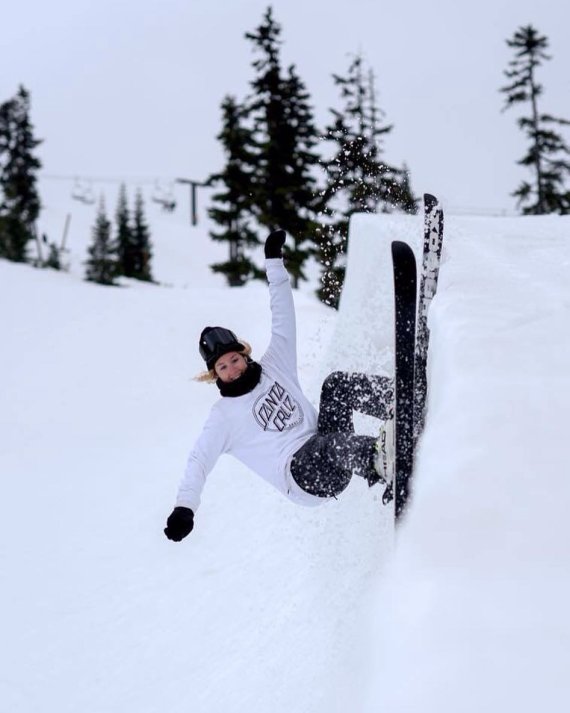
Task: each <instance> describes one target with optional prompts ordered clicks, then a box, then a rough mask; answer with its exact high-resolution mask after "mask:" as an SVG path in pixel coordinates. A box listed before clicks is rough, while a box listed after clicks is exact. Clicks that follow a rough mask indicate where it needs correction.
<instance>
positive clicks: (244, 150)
mask: <svg viewBox="0 0 570 713" xmlns="http://www.w3.org/2000/svg"><path fill="white" fill-rule="evenodd" d="M244 116H245V111H244V108H243V107H241V106H239V105H238V103H237V101H236V99H235V98H234V97H231V96H227V97H225V99H224V101H223V102H222V130H221V132H220V133H219V134H218V136H217V138H218V140H219V141H220V142H221V144H222V147H223V149H224V153H225V155H226V165H225V168H224V169H223V171H221V172H220V173H217V174H214V175H212V176H210V178H209V179H208V184H209V185H218V184H222V186H223V189H222V191H221V192H218V193H215V194H214V195H213V196H212V201H213V203H214V206H213V207H212V208H210V209H209V210H208V214H209V216H210V218H211V219H212V220H213V221H214V223H216V224H217V225H219V226H220V228H221V229H220V230H219V231H217V232H216V231H211V232H210V236H211V237H212V238H213V239H214V240H216V241H219V242H226V243H227V244H228V247H229V259H228V260H227V261H226V262H222V263H215V264H214V265H211V266H210V267H211V269H212V270H213V271H214V272H218V273H221V274H223V275H225V276H226V279H227V281H228V284H229V285H230V287H239V286H240V285H243V284H245V283H246V282H247V280H248V279H250V278H251V277H258V276H259V273H260V271H259V270H258V268H256V266H255V264H254V263H253V262H252V260H251V259H250V258H249V257H248V256H247V253H246V251H247V248H250V247H255V246H256V245H259V243H260V241H259V238H258V237H257V235H256V233H255V231H254V230H253V229H252V228H251V225H250V223H251V219H252V196H253V191H254V189H253V180H254V178H253V172H254V165H255V154H254V152H253V151H254V147H255V142H254V139H253V133H252V131H251V130H250V129H249V128H248V127H247V126H246V125H245V123H244Z"/></svg>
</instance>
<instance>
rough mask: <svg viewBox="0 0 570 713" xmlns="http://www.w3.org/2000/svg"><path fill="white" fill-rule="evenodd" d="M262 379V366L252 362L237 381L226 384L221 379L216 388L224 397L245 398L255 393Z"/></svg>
mask: <svg viewBox="0 0 570 713" xmlns="http://www.w3.org/2000/svg"><path fill="white" fill-rule="evenodd" d="M260 379H261V364H258V363H257V362H256V361H250V362H249V364H248V365H247V369H246V370H245V371H244V373H243V374H242V375H241V376H240V377H239V378H238V379H236V380H235V381H230V382H228V383H226V382H225V381H222V380H221V379H218V380H217V381H216V386H217V387H218V389H219V390H220V393H221V395H222V396H244V394H249V392H250V391H253V390H254V389H255V387H256V386H257V385H258V384H259V380H260Z"/></svg>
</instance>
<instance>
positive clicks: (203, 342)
mask: <svg viewBox="0 0 570 713" xmlns="http://www.w3.org/2000/svg"><path fill="white" fill-rule="evenodd" d="M229 347H232V348H234V349H235V351H236V352H241V351H243V350H244V346H243V344H240V343H239V342H238V338H237V337H236V335H235V334H234V333H233V332H232V331H231V330H230V329H225V328H224V327H212V328H211V329H209V330H208V331H207V332H206V333H205V334H202V336H201V338H200V355H201V356H202V358H203V359H204V360H205V361H209V360H210V359H212V357H214V356H216V355H217V354H219V355H220V356H221V355H222V354H223V353H224V352H225V351H230V349H229Z"/></svg>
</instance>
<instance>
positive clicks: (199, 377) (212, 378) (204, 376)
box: [193, 339, 252, 384]
mask: <svg viewBox="0 0 570 713" xmlns="http://www.w3.org/2000/svg"><path fill="white" fill-rule="evenodd" d="M238 341H239V343H240V344H243V346H244V350H243V351H241V352H239V354H243V355H244V356H245V357H249V356H251V351H252V350H251V344H249V342H246V341H245V339H239V340H238ZM193 380H194V381H199V382H200V383H202V384H215V383H216V381H217V380H218V375H217V374H216V372H215V370H214V369H210V370H209V371H202V372H201V373H200V374H196V376H194V377H193Z"/></svg>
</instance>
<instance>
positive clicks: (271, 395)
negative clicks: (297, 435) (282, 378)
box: [253, 381, 303, 431]
mask: <svg viewBox="0 0 570 713" xmlns="http://www.w3.org/2000/svg"><path fill="white" fill-rule="evenodd" d="M253 414H254V416H255V420H256V421H257V423H258V424H259V425H260V426H261V428H263V430H264V431H285V430H286V429H288V428H294V427H295V426H298V425H299V424H300V423H302V421H303V411H302V409H301V406H300V405H299V404H298V403H297V402H296V401H295V399H293V398H292V396H291V395H290V394H289V392H288V391H286V390H285V389H284V388H283V387H282V386H281V384H279V383H278V382H277V381H276V382H275V383H274V384H273V386H272V387H271V389H270V390H269V392H267V393H265V394H263V396H260V397H259V398H258V399H257V401H256V402H255V404H254V405H253Z"/></svg>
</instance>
